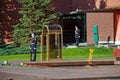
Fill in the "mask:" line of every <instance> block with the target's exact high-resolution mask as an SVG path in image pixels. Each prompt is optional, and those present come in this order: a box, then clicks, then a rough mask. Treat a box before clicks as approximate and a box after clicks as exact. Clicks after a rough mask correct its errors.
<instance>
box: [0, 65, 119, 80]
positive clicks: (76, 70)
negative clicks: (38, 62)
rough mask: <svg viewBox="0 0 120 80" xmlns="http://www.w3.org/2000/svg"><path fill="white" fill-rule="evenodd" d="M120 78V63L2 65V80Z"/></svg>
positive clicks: (0, 72)
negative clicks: (36, 65)
mask: <svg viewBox="0 0 120 80" xmlns="http://www.w3.org/2000/svg"><path fill="white" fill-rule="evenodd" d="M86 79H87V80H104V79H105V80H119V79H120V65H109V66H69V67H68V66H66V67H65V66H64V67H19V66H0V80H86Z"/></svg>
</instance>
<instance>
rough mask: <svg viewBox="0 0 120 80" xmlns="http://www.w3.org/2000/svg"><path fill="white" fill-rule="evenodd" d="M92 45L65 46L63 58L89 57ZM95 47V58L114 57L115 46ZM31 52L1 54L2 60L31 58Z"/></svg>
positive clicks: (38, 54)
mask: <svg viewBox="0 0 120 80" xmlns="http://www.w3.org/2000/svg"><path fill="white" fill-rule="evenodd" d="M90 48H91V47H80V48H64V49H63V59H88V57H89V49H90ZM92 49H94V52H93V58H113V48H105V47H101V48H97V47H92ZM29 57H30V55H29V54H18V55H4V56H0V61H3V60H10V61H15V60H24V61H26V60H29ZM40 59H41V56H40V53H37V60H40Z"/></svg>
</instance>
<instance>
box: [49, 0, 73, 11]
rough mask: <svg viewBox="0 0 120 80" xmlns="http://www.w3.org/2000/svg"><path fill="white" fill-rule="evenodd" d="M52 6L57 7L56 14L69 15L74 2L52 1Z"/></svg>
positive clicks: (70, 0)
mask: <svg viewBox="0 0 120 80" xmlns="http://www.w3.org/2000/svg"><path fill="white" fill-rule="evenodd" d="M51 6H53V7H55V11H56V12H60V13H68V12H70V11H71V9H72V0H52V2H51Z"/></svg>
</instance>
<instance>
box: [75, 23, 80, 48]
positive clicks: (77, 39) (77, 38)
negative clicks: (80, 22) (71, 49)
mask: <svg viewBox="0 0 120 80" xmlns="http://www.w3.org/2000/svg"><path fill="white" fill-rule="evenodd" d="M79 38H80V30H79V29H78V27H77V26H76V25H75V40H76V46H77V47H78V45H79Z"/></svg>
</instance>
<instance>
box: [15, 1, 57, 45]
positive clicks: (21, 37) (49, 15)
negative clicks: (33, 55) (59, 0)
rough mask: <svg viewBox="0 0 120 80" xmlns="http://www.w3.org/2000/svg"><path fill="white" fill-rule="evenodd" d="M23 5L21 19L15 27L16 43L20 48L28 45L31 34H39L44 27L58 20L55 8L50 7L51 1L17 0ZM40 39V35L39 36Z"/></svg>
mask: <svg viewBox="0 0 120 80" xmlns="http://www.w3.org/2000/svg"><path fill="white" fill-rule="evenodd" d="M17 1H18V2H19V3H20V4H22V8H21V10H20V11H19V13H20V14H21V16H22V17H21V18H20V19H19V23H18V24H17V25H15V26H14V41H15V44H16V45H17V46H18V45H19V46H22V45H24V44H27V43H28V41H29V40H30V33H31V32H32V31H34V32H35V33H37V34H39V33H40V32H41V28H42V26H43V25H47V24H50V22H52V21H53V20H54V19H56V18H57V14H56V13H55V12H54V8H52V7H50V6H49V4H50V2H51V0H17ZM37 37H38V38H39V37H40V34H39V35H37Z"/></svg>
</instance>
